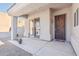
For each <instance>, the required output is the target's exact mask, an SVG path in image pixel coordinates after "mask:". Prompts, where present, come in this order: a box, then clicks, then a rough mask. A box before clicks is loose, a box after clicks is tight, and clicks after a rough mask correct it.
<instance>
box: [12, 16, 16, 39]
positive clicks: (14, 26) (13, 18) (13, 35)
mask: <svg viewBox="0 0 79 59" xmlns="http://www.w3.org/2000/svg"><path fill="white" fill-rule="evenodd" d="M16 34H17V17H16V16H13V17H12V20H11V40H14V39H16Z"/></svg>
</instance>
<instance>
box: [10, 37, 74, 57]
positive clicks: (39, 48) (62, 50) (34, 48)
mask: <svg viewBox="0 0 79 59" xmlns="http://www.w3.org/2000/svg"><path fill="white" fill-rule="evenodd" d="M9 42H11V43H12V44H14V45H16V46H18V47H20V48H22V49H24V50H25V51H28V52H29V53H31V54H33V55H34V56H75V55H76V54H75V53H74V51H73V48H72V47H71V44H70V43H68V42H57V41H51V42H47V41H41V40H39V39H33V38H32V39H31V38H23V43H22V44H18V42H17V41H14V40H13V41H12V40H10V41H9Z"/></svg>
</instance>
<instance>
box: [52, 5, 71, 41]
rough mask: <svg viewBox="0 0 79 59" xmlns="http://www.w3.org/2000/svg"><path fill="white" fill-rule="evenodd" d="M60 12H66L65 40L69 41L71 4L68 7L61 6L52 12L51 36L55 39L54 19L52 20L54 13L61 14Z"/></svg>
mask: <svg viewBox="0 0 79 59" xmlns="http://www.w3.org/2000/svg"><path fill="white" fill-rule="evenodd" d="M61 14H66V41H70V39H71V29H72V19H71V6H70V7H67V8H63V9H61V10H57V11H54V12H53V13H52V19H53V22H52V26H53V27H52V28H53V30H52V38H53V39H55V27H54V26H55V25H54V24H55V20H54V17H55V16H56V15H61Z"/></svg>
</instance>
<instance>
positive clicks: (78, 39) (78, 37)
mask: <svg viewBox="0 0 79 59" xmlns="http://www.w3.org/2000/svg"><path fill="white" fill-rule="evenodd" d="M77 8H79V3H74V4H73V5H72V20H73V29H72V36H71V44H72V46H73V48H74V50H75V52H76V54H77V55H78V56H79V26H76V27H74V13H75V11H76V9H77Z"/></svg>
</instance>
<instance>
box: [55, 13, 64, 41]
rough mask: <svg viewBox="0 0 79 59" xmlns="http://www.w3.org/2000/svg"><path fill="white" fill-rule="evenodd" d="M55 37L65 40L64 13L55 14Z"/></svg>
mask: <svg viewBox="0 0 79 59" xmlns="http://www.w3.org/2000/svg"><path fill="white" fill-rule="evenodd" d="M55 39H56V40H58V41H65V14H64V15H58V16H55Z"/></svg>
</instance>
